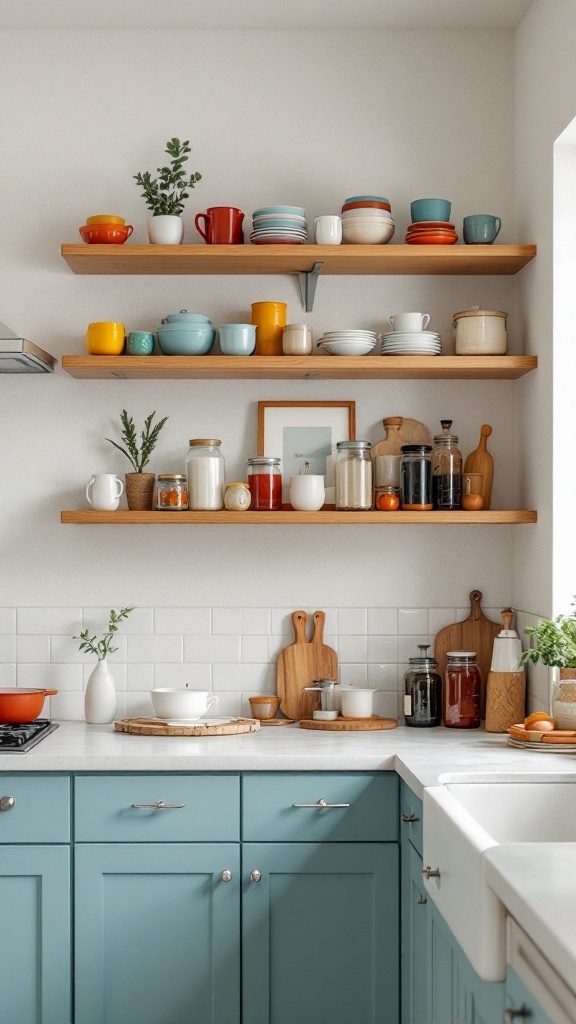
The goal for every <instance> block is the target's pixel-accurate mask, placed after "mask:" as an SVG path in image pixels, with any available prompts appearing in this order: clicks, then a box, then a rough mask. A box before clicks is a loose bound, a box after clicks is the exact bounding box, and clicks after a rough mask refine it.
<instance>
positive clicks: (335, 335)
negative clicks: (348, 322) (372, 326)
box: [324, 330, 376, 339]
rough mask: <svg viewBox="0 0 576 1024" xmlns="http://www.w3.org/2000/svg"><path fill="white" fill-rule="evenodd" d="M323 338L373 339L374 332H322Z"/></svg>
mask: <svg viewBox="0 0 576 1024" xmlns="http://www.w3.org/2000/svg"><path fill="white" fill-rule="evenodd" d="M324 337H325V338H334V339H336V338H356V337H360V338H375V337H376V331H360V330H358V331H354V330H350V331H324Z"/></svg>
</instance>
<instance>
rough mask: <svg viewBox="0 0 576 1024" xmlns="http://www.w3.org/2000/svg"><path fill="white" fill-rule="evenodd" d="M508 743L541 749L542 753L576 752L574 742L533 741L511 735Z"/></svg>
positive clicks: (514, 745)
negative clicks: (517, 738)
mask: <svg viewBox="0 0 576 1024" xmlns="http://www.w3.org/2000/svg"><path fill="white" fill-rule="evenodd" d="M508 743H509V745H510V746H511V747H524V748H525V749H526V750H540V751H542V753H544V752H546V753H547V754H576V745H575V744H574V743H537V742H535V743H532V742H531V740H514V739H512V737H511V736H509V737H508Z"/></svg>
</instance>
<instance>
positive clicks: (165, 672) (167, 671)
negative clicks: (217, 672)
mask: <svg viewBox="0 0 576 1024" xmlns="http://www.w3.org/2000/svg"><path fill="white" fill-rule="evenodd" d="M154 686H172V687H181V686H189V687H190V688H191V689H192V690H211V689H212V665H208V664H206V665H195V664H185V665H183V664H180V665H177V664H174V663H172V664H167V665H163V664H156V665H154Z"/></svg>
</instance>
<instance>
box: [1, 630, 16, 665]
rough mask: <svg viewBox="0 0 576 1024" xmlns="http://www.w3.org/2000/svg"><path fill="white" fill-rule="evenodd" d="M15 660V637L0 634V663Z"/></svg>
mask: <svg viewBox="0 0 576 1024" xmlns="http://www.w3.org/2000/svg"><path fill="white" fill-rule="evenodd" d="M6 661H16V637H15V636H6V635H0V663H1V662H6Z"/></svg>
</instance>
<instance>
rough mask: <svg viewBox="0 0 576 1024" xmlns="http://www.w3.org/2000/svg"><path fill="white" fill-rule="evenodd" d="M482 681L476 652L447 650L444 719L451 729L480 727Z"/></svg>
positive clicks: (443, 705) (443, 702)
mask: <svg viewBox="0 0 576 1024" xmlns="http://www.w3.org/2000/svg"><path fill="white" fill-rule="evenodd" d="M480 682H481V676H480V669H479V668H478V662H477V661H476V653H475V651H448V652H447V654H446V671H445V673H444V695H443V697H444V699H443V701H442V718H443V721H444V725H445V726H446V727H447V728H448V729H477V728H478V727H479V725H480Z"/></svg>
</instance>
